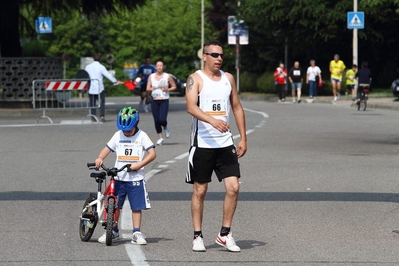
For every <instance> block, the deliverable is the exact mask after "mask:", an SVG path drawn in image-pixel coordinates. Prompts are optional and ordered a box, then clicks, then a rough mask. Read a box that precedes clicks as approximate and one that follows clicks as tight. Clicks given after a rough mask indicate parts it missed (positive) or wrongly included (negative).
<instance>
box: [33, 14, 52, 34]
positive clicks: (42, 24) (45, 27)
mask: <svg viewBox="0 0 399 266" xmlns="http://www.w3.org/2000/svg"><path fill="white" fill-rule="evenodd" d="M36 32H37V33H51V32H53V28H52V25H51V18H48V17H39V18H37V19H36Z"/></svg>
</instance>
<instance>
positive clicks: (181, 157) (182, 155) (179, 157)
mask: <svg viewBox="0 0 399 266" xmlns="http://www.w3.org/2000/svg"><path fill="white" fill-rule="evenodd" d="M187 156H188V152H185V153H183V154H181V155H179V156H177V157H175V160H181V159H183V158H186V157H187Z"/></svg>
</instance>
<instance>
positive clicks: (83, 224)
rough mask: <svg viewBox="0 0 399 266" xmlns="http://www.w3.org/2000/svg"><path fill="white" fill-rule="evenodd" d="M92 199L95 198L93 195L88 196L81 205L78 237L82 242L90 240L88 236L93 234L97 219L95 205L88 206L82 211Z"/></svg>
mask: <svg viewBox="0 0 399 266" xmlns="http://www.w3.org/2000/svg"><path fill="white" fill-rule="evenodd" d="M93 200H95V198H94V197H93V196H89V197H88V198H87V199H86V201H85V204H84V205H83V208H82V218H80V222H79V236H80V239H81V240H82V241H84V242H87V241H89V240H90V238H91V237H92V235H93V232H94V229H95V228H96V225H97V221H98V217H97V206H96V205H93V206H91V207H89V208H88V209H87V210H86V211H85V212H84V213H83V210H84V209H85V208H86V206H87V205H88V204H89V203H90V202H92V201H93ZM83 218H84V219H83Z"/></svg>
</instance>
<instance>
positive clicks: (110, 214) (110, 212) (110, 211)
mask: <svg viewBox="0 0 399 266" xmlns="http://www.w3.org/2000/svg"><path fill="white" fill-rule="evenodd" d="M114 211H115V199H114V198H109V199H108V205H107V227H106V238H105V244H106V245H107V246H111V245H112V227H113V225H114Z"/></svg>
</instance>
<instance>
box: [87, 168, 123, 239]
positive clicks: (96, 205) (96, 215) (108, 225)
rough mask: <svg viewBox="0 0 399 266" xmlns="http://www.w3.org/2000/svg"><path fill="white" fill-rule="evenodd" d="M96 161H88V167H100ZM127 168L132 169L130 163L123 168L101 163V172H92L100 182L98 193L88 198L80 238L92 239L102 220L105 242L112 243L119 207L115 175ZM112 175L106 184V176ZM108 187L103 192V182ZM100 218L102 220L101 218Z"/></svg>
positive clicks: (92, 175)
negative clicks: (106, 165) (108, 166)
mask: <svg viewBox="0 0 399 266" xmlns="http://www.w3.org/2000/svg"><path fill="white" fill-rule="evenodd" d="M95 166H96V165H95V164H94V163H87V167H88V168H89V169H90V170H96V171H98V170H99V169H98V168H96V167H95ZM126 168H127V171H130V164H126V165H124V166H123V167H122V168H119V169H117V168H107V167H105V166H104V165H101V169H102V170H104V171H101V172H92V173H91V174H90V177H93V178H95V180H96V182H97V183H98V189H97V194H95V193H90V196H89V197H88V198H87V199H86V201H85V203H84V205H83V210H82V214H81V216H79V218H80V223H79V235H80V239H81V240H82V241H84V242H87V241H89V240H90V238H91V237H92V235H93V232H94V229H95V228H96V226H97V223H98V222H100V224H101V225H102V226H104V228H105V230H106V240H105V244H106V245H107V246H111V245H112V227H113V225H114V222H115V214H116V212H118V208H117V205H116V204H117V203H116V202H117V196H116V195H115V179H114V178H115V177H116V176H117V175H118V172H121V171H123V170H125V169H126ZM107 176H109V177H110V181H109V184H108V186H106V183H105V181H106V177H107ZM103 183H104V187H106V189H105V191H104V192H103V193H102V192H101V190H102V184H103ZM99 219H100V220H99Z"/></svg>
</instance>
